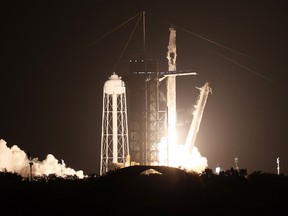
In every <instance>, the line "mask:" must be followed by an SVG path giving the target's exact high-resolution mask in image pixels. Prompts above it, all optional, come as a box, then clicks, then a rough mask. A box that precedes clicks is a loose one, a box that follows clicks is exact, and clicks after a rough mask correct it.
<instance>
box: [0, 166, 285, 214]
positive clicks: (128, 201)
mask: <svg viewBox="0 0 288 216" xmlns="http://www.w3.org/2000/svg"><path fill="white" fill-rule="evenodd" d="M145 170H150V171H154V172H150V173H145ZM155 171H157V173H155ZM0 194H1V206H0V215H8V214H9V215H120V214H121V215H262V214H265V215H276V214H278V213H279V214H280V215H285V214H284V213H285V212H286V213H287V209H288V202H287V201H288V198H287V195H288V178H287V177H286V176H284V175H277V174H269V173H262V172H261V171H258V172H254V173H251V174H249V175H247V171H246V170H235V169H233V168H231V169H230V170H227V171H222V172H220V173H219V175H217V174H214V173H213V172H212V170H210V169H206V170H205V171H204V172H203V173H201V174H195V173H188V172H185V171H183V170H181V169H177V168H171V167H162V166H156V167H155V166H131V167H126V168H123V169H118V170H115V171H113V172H109V173H107V174H106V175H103V176H92V175H91V176H89V177H88V178H84V179H78V178H76V177H74V176H70V177H67V178H60V177H57V176H53V175H49V176H46V177H41V178H35V177H34V178H33V181H29V180H28V179H22V178H21V177H20V176H19V175H17V174H12V173H8V172H1V173H0Z"/></svg>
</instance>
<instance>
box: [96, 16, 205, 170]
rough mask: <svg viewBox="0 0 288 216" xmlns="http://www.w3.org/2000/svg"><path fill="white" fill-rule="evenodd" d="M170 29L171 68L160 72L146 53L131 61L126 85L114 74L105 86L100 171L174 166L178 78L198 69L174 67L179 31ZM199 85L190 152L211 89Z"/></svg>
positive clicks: (169, 66)
mask: <svg viewBox="0 0 288 216" xmlns="http://www.w3.org/2000/svg"><path fill="white" fill-rule="evenodd" d="M143 17H145V14H143ZM144 24H145V22H144V21H143V32H144V37H143V38H145V27H144V26H145V25H144ZM169 31H170V36H169V45H168V52H167V59H168V71H159V69H158V62H157V61H155V60H152V59H149V58H146V55H145V53H144V57H145V58H143V59H133V60H130V63H129V73H128V74H126V75H124V76H123V80H125V83H124V82H123V81H122V80H121V78H119V77H118V76H117V75H116V74H115V73H114V74H113V75H111V77H110V78H109V79H110V80H109V81H106V83H105V85H104V94H103V117H102V136H101V164H100V175H102V174H105V173H106V172H107V171H109V170H111V169H112V168H113V167H114V168H115V165H119V166H122V167H123V166H131V165H167V166H170V165H171V159H173V153H175V150H176V147H177V136H176V135H177V133H176V120H177V119H176V116H177V114H176V76H187V75H197V73H196V72H193V71H190V70H187V71H177V70H176V56H177V54H176V29H175V28H174V27H172V26H171V27H170V28H169ZM144 45H145V41H144ZM144 50H145V46H144ZM164 80H165V81H166V82H165V81H164ZM163 81H164V82H163ZM165 84H166V85H165ZM126 87H127V91H126ZM199 89H200V90H201V94H200V96H199V99H198V103H199V104H198V105H197V106H196V107H195V108H198V109H196V111H197V113H195V112H194V119H193V121H192V124H191V127H190V131H193V130H194V129H197V130H195V131H194V134H192V135H191V134H190V136H188V137H193V139H192V140H189V139H188V137H187V140H186V143H185V146H186V147H187V148H188V149H189V152H190V153H191V149H192V148H193V145H194V142H195V136H196V134H197V131H198V128H199V124H200V121H201V118H202V113H203V109H204V106H205V103H206V100H207V96H208V93H209V92H210V87H208V83H206V84H205V87H204V86H203V87H202V88H199ZM126 93H127V96H126ZM126 98H127V101H126ZM195 116H196V117H195ZM128 128H129V130H128ZM175 134H176V135H175ZM163 144H164V145H163ZM191 144H192V146H191ZM163 146H164V149H163ZM160 148H161V149H160ZM163 153H164V156H163Z"/></svg>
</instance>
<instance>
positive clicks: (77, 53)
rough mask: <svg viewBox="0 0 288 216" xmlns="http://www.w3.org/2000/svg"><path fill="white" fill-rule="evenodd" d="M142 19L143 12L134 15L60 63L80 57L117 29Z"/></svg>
mask: <svg viewBox="0 0 288 216" xmlns="http://www.w3.org/2000/svg"><path fill="white" fill-rule="evenodd" d="M139 15H140V17H141V12H140V13H138V14H136V15H134V16H133V17H131V18H130V19H128V20H126V21H125V22H123V23H122V24H121V25H119V26H118V27H116V28H114V29H112V30H111V31H109V32H107V33H106V34H104V35H102V36H101V37H99V38H98V39H97V40H95V41H93V42H92V43H90V44H89V45H87V46H86V47H83V48H82V49H80V50H79V51H78V52H75V53H74V54H73V55H71V56H69V57H67V58H66V59H64V60H62V61H61V62H59V63H58V65H59V64H62V63H64V62H66V61H67V60H69V59H71V58H72V57H74V56H76V55H79V54H80V53H81V52H83V51H84V50H86V49H88V48H89V47H91V46H93V45H94V44H96V43H97V42H99V41H100V40H102V39H103V38H105V37H106V36H108V35H110V34H111V33H112V32H114V31H116V30H117V29H119V28H121V27H122V26H124V25H125V24H126V23H128V22H130V21H131V20H133V19H134V18H135V17H137V16H139Z"/></svg>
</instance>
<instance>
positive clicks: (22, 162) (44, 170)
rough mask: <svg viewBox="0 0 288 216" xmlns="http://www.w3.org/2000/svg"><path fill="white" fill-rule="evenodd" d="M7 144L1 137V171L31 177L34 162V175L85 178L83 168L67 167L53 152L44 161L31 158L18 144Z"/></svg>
mask: <svg viewBox="0 0 288 216" xmlns="http://www.w3.org/2000/svg"><path fill="white" fill-rule="evenodd" d="M6 144H7V142H6V141H5V140H3V139H0V171H4V170H5V171H7V172H12V173H17V174H19V175H21V176H22V177H23V178H26V177H29V173H30V164H29V163H31V162H32V176H44V175H46V176H48V175H50V174H55V175H56V176H59V177H66V176H77V177H78V178H81V179H82V178H84V173H83V171H82V170H78V171H75V170H74V169H72V168H69V167H66V165H65V163H64V161H63V160H62V161H61V162H62V163H59V161H58V159H56V158H55V157H54V156H53V155H52V154H48V155H47V156H46V158H45V159H44V160H43V161H39V160H38V158H33V159H29V158H28V156H27V154H26V153H25V152H24V151H23V150H21V149H20V148H19V147H18V146H17V145H13V146H12V147H11V148H9V147H7V145H6Z"/></svg>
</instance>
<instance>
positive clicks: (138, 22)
mask: <svg viewBox="0 0 288 216" xmlns="http://www.w3.org/2000/svg"><path fill="white" fill-rule="evenodd" d="M141 17H142V14H140V16H139V17H138V20H137V22H136V24H135V26H134V28H133V31H132V32H131V34H130V37H129V38H128V41H127V43H126V45H125V47H124V49H123V50H122V53H121V54H120V56H119V58H118V60H117V62H116V64H115V66H114V68H113V71H115V70H116V68H117V66H118V64H119V62H120V59H121V58H122V56H123V54H124V52H125V50H126V48H127V46H128V43H129V42H130V40H131V38H132V36H133V34H134V32H135V29H136V27H137V26H138V24H139V21H140V19H141Z"/></svg>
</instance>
